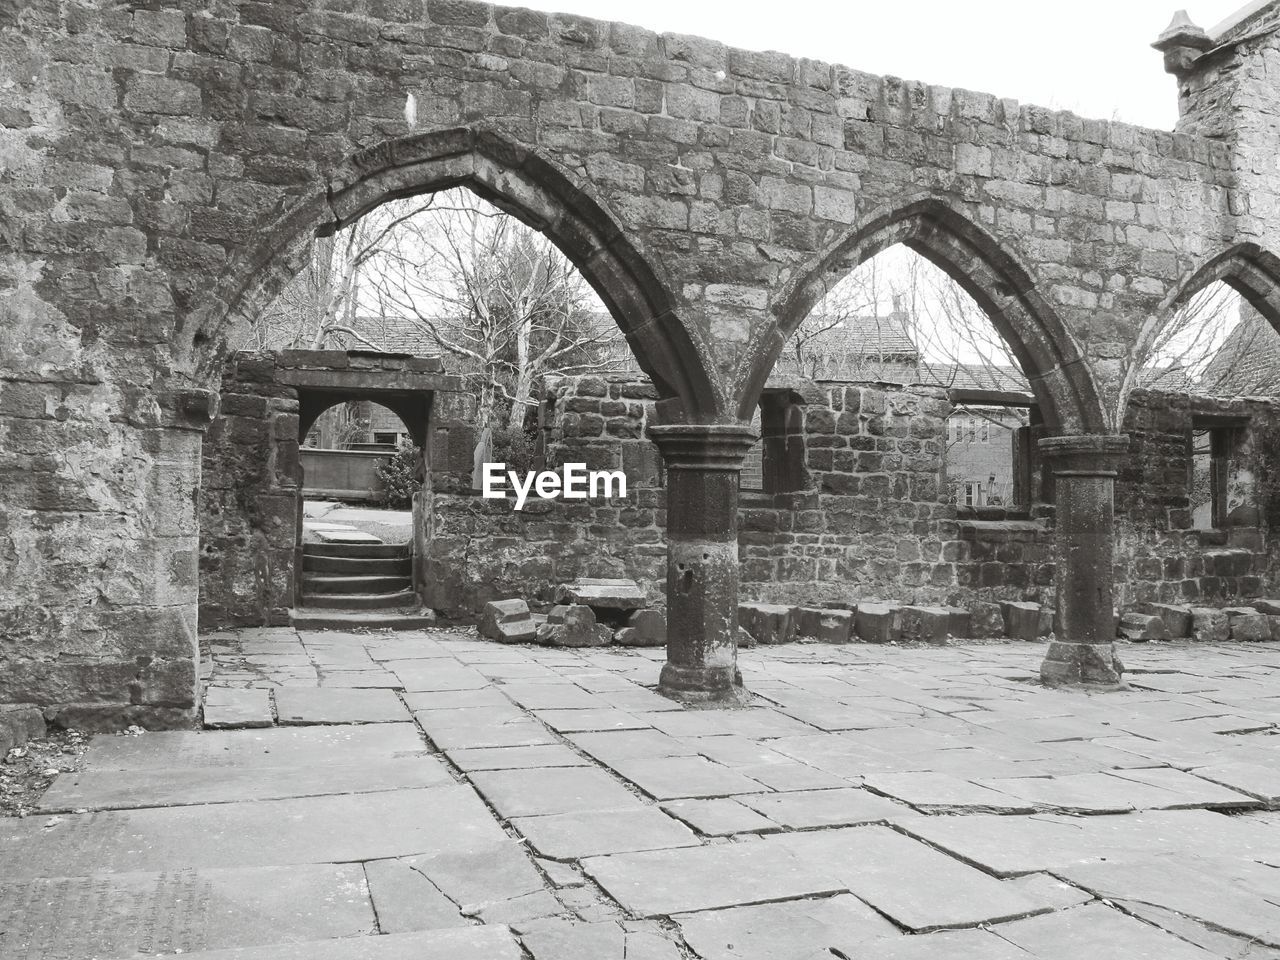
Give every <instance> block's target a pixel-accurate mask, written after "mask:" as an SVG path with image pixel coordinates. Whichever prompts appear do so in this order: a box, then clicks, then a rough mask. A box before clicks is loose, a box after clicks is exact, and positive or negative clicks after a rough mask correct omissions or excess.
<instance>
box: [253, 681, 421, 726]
mask: <svg viewBox="0 0 1280 960" xmlns="http://www.w3.org/2000/svg"><path fill="white" fill-rule="evenodd" d="M276 716H278V717H279V718H280V723H281V724H308V723H335V724H336V723H399V722H403V721H405V720H408V719H409V711H408V710H407V709H406V708H405V705H404V704H403V703H401V702H400V698H399V697H397V696H396V695H395V693H394V692H393V691H391V690H342V689H335V690H328V689H314V690H309V689H307V688H305V687H283V688H281V689H280V690H277V691H276Z"/></svg>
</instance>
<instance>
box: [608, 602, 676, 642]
mask: <svg viewBox="0 0 1280 960" xmlns="http://www.w3.org/2000/svg"><path fill="white" fill-rule="evenodd" d="M613 639H614V642H615V643H618V644H621V645H622V646H624V647H664V646H666V644H667V618H666V616H665V615H664V614H663V612H662V611H661V610H654V609H648V610H636V611H634V612H633V613H632V614H631V616H630V617H628V618H627V625H626V626H625V627H622V628H621V629H619V630H618V631H617V632H615V633H614V635H613Z"/></svg>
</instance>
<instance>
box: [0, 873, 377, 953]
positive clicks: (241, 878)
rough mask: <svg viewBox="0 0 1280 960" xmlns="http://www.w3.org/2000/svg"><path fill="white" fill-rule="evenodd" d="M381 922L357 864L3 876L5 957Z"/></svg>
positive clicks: (216, 942)
mask: <svg viewBox="0 0 1280 960" xmlns="http://www.w3.org/2000/svg"><path fill="white" fill-rule="evenodd" d="M375 929H376V923H375V918H374V912H373V908H372V906H371V905H370V903H369V897H368V891H367V888H366V886H365V878H364V873H363V871H362V870H361V869H360V866H359V864H315V865H310V864H308V865H298V866H289V867H256V868H247V869H243V868H242V869H212V870H204V869H196V868H193V867H187V868H180V869H172V868H170V869H166V870H163V871H161V872H146V873H142V872H129V873H116V874H111V875H98V876H79V877H74V876H73V877H51V878H43V877H42V878H37V879H31V880H25V881H3V882H0V931H3V941H2V943H0V953H3V955H4V956H6V957H32V958H37V957H39V958H53V957H68V956H75V957H80V956H91V955H92V956H112V957H116V956H135V955H146V956H151V955H153V954H154V953H156V952H161V951H162V952H164V953H166V954H167V953H177V952H182V953H189V952H191V951H198V950H211V949H216V948H226V947H240V946H249V945H265V944H278V943H283V942H287V941H294V940H319V939H324V938H328V937H357V936H361V935H367V934H372V933H373V932H374V931H375Z"/></svg>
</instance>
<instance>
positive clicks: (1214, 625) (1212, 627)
mask: <svg viewBox="0 0 1280 960" xmlns="http://www.w3.org/2000/svg"><path fill="white" fill-rule="evenodd" d="M1230 637H1231V621H1230V620H1229V619H1228V617H1227V615H1226V613H1224V612H1223V611H1221V610H1218V609H1217V608H1216V607H1192V608H1191V639H1193V640H1198V641H1200V642H1201V643H1222V642H1223V641H1224V640H1228V639H1230Z"/></svg>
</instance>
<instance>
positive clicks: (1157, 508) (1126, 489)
mask: <svg viewBox="0 0 1280 960" xmlns="http://www.w3.org/2000/svg"><path fill="white" fill-rule="evenodd" d="M1277 417H1280V403H1276V402H1275V401H1268V400H1225V399H1224V400H1215V399H1210V398H1206V397H1190V396H1187V395H1178V394H1169V393H1161V392H1157V391H1147V390H1139V391H1135V393H1134V395H1133V397H1132V399H1131V400H1130V404H1129V410H1128V413H1127V415H1126V418H1125V431H1126V432H1127V433H1128V434H1129V444H1130V446H1129V456H1127V457H1126V458H1125V461H1124V466H1123V467H1122V469H1121V472H1120V475H1119V477H1117V480H1116V556H1115V565H1116V580H1117V583H1116V586H1117V590H1116V603H1117V605H1118V606H1121V607H1124V606H1130V605H1134V604H1139V603H1143V602H1150V601H1154V602H1160V603H1196V604H1203V605H1206V606H1215V605H1222V604H1230V603H1235V602H1238V601H1242V600H1246V599H1249V598H1256V597H1259V596H1264V595H1274V591H1275V590H1276V589H1277V587H1278V586H1280V566H1278V565H1277V564H1276V563H1275V562H1274V559H1273V557H1272V556H1271V550H1270V546H1269V543H1270V540H1271V533H1270V528H1269V525H1268V522H1267V520H1266V518H1265V516H1263V515H1261V514H1260V512H1259V511H1258V510H1257V509H1256V506H1255V508H1254V509H1246V510H1241V511H1238V512H1237V513H1238V515H1237V517H1236V520H1235V522H1233V523H1232V525H1230V526H1228V527H1226V528H1223V529H1216V530H1215V529H1207V530H1198V529H1194V528H1193V525H1192V514H1191V484H1192V476H1191V469H1190V466H1191V463H1190V461H1191V447H1190V437H1191V432H1192V429H1193V427H1194V426H1195V425H1196V424H1197V423H1201V424H1203V423H1205V422H1216V423H1222V422H1226V421H1230V420H1232V419H1235V420H1236V422H1238V423H1239V424H1240V427H1241V429H1240V442H1239V445H1238V447H1237V451H1236V454H1235V456H1236V458H1238V460H1239V461H1240V462H1241V463H1242V464H1248V467H1246V469H1249V470H1250V471H1251V472H1261V471H1260V469H1259V467H1258V466H1256V462H1257V461H1258V459H1259V458H1264V459H1265V458H1270V457H1274V456H1275V455H1276V454H1277V453H1280V451H1273V450H1269V449H1266V447H1265V445H1261V444H1258V443H1256V442H1255V437H1254V432H1255V430H1256V429H1257V428H1258V426H1259V425H1260V424H1266V423H1274V422H1275V421H1276V419H1277ZM1247 496H1248V498H1249V499H1250V500H1252V501H1254V502H1255V504H1256V501H1257V499H1258V496H1257V491H1251V492H1249V493H1248V494H1247Z"/></svg>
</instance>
